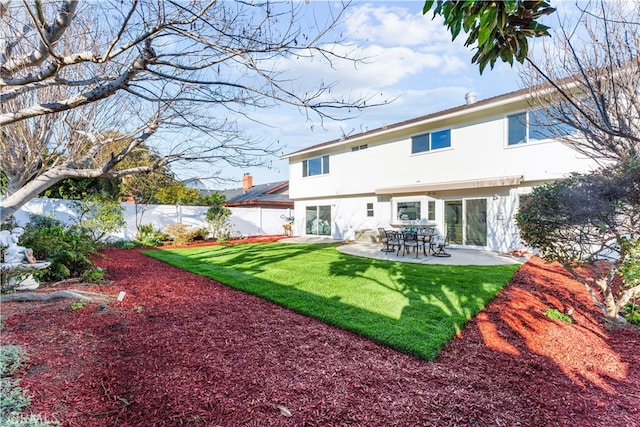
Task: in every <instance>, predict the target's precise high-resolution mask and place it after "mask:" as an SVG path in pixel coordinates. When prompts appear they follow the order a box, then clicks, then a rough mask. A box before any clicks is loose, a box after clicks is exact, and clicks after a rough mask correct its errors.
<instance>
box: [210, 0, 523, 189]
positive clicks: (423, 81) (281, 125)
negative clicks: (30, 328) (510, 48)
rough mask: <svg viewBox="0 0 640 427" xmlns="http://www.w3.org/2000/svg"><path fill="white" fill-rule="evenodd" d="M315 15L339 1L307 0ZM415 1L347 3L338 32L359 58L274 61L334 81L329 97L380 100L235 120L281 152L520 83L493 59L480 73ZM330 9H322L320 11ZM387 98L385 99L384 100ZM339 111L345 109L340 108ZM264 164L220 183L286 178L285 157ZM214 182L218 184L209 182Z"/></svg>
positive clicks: (297, 73) (295, 73) (290, 72)
mask: <svg viewBox="0 0 640 427" xmlns="http://www.w3.org/2000/svg"><path fill="white" fill-rule="evenodd" d="M312 3H313V7H314V8H315V10H316V13H320V14H321V13H323V11H322V8H335V7H339V5H340V3H339V2H321V1H316V2H312ZM423 4H424V3H423V2H422V1H359V0H356V1H354V2H353V3H352V4H351V6H350V7H349V9H348V12H347V15H346V16H345V19H344V24H343V25H342V26H341V27H340V28H338V29H336V31H339V32H340V34H341V35H342V37H343V41H344V42H343V43H342V45H341V46H336V47H335V48H336V49H343V50H344V52H347V51H348V52H350V54H351V55H355V56H357V57H359V58H362V59H363V60H362V62H360V63H358V64H357V65H354V64H353V63H351V62H347V61H344V62H334V63H333V64H332V66H329V65H328V64H327V63H326V61H318V60H314V61H310V60H295V61H294V60H292V61H290V63H288V64H285V65H284V66H283V64H281V66H283V67H284V68H283V69H284V70H286V73H287V76H288V77H290V78H292V79H293V80H294V81H296V82H299V83H300V84H310V85H313V84H314V82H320V81H322V82H325V83H331V82H333V83H334V86H333V87H332V95H336V94H343V96H344V97H345V98H348V97H349V96H351V97H354V96H355V97H363V98H365V99H369V103H381V104H383V105H381V106H376V107H371V108H367V109H364V110H363V111H360V112H356V111H351V112H350V115H351V118H349V119H348V120H342V121H331V120H324V121H322V122H321V121H320V120H319V118H318V117H315V116H313V115H311V116H310V117H307V116H306V115H305V114H303V113H301V112H300V111H298V110H296V109H293V108H287V107H276V108H271V109H263V110H260V111H258V112H257V113H256V114H254V116H253V117H254V119H256V120H257V121H260V122H262V123H265V124H268V126H265V125H258V124H256V123H254V122H249V121H246V122H241V123H240V124H241V126H243V127H245V129H246V130H247V131H248V132H250V133H254V134H256V135H260V138H261V139H262V140H263V141H265V142H276V143H277V146H278V154H280V155H281V154H287V153H291V152H293V151H296V150H299V149H302V148H305V147H309V146H311V145H315V144H319V143H322V142H326V141H330V140H333V139H336V138H340V137H342V136H349V135H353V134H356V133H359V132H362V131H367V130H372V129H376V128H379V127H382V126H384V125H388V124H392V123H397V122H400V121H404V120H408V119H411V118H414V117H418V116H421V115H425V114H429V113H433V112H437V111H440V110H443V109H446V108H451V107H455V106H458V105H462V104H464V103H465V94H466V93H468V92H471V91H473V92H475V93H476V94H477V98H478V99H485V98H489V97H492V96H495V95H500V94H503V93H507V92H510V91H513V90H517V89H519V88H520V87H521V86H522V83H521V82H520V78H519V76H518V69H517V68H515V67H514V68H511V67H510V66H508V65H504V64H501V63H499V64H496V67H495V68H494V69H493V70H491V69H489V68H487V69H486V70H485V71H484V74H483V75H480V73H479V71H478V68H477V66H475V65H472V64H471V62H470V60H471V57H472V56H473V52H472V51H471V50H470V49H468V48H465V47H464V46H463V42H464V37H458V40H456V41H454V42H452V41H451V36H450V34H449V33H448V32H447V30H446V29H445V28H444V27H443V26H442V23H441V21H440V20H439V19H438V18H436V19H435V20H432V19H431V14H430V13H429V14H428V15H426V16H425V15H423V14H422V6H423ZM327 13H329V9H327ZM385 101H386V102H385ZM341 113H344V112H341ZM268 160H269V164H270V167H268V168H265V167H262V168H249V169H246V170H234V169H226V170H224V175H225V176H228V177H231V178H233V179H234V180H236V182H237V183H238V185H234V183H225V184H223V188H233V187H238V186H239V183H240V181H241V178H242V175H243V174H244V173H251V174H252V175H253V177H254V178H253V182H254V184H262V183H268V182H275V181H284V180H287V179H289V176H288V173H289V172H288V164H287V161H286V160H279V159H278V157H273V158H271V159H268ZM212 187H213V188H220V187H219V184H218V186H216V185H215V184H214V185H212Z"/></svg>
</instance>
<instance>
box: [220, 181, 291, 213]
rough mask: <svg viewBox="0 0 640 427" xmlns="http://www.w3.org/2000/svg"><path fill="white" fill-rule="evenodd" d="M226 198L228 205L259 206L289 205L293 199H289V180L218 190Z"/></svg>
mask: <svg viewBox="0 0 640 427" xmlns="http://www.w3.org/2000/svg"><path fill="white" fill-rule="evenodd" d="M219 193H221V194H224V195H225V197H226V198H227V203H226V205H227V206H229V207H240V206H247V207H250V206H256V207H258V206H261V207H284V208H286V207H291V208H293V200H291V199H289V181H280V182H272V183H270V184H260V185H253V186H251V188H248V189H243V188H234V189H231V190H223V191H219Z"/></svg>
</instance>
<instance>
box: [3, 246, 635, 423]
mask: <svg viewBox="0 0 640 427" xmlns="http://www.w3.org/2000/svg"><path fill="white" fill-rule="evenodd" d="M104 255H105V257H104V258H101V259H99V261H98V262H99V265H101V266H102V267H105V268H106V269H107V272H108V277H109V279H110V280H112V281H113V282H112V283H111V284H109V285H100V286H91V288H92V290H94V291H96V292H103V293H109V294H113V295H115V294H117V293H118V292H120V291H126V292H127V296H126V297H125V299H124V301H122V302H113V303H110V304H108V307H106V309H104V307H100V306H99V304H89V305H87V306H85V307H84V308H82V309H81V310H76V311H71V310H69V306H70V304H71V302H70V301H68V300H67V301H53V302H46V303H6V304H4V305H3V307H2V318H3V320H4V325H5V326H4V329H3V330H2V342H3V343H5V344H6V343H14V344H19V345H22V346H24V347H25V348H26V349H27V350H28V353H29V361H28V364H27V366H25V367H24V368H22V370H21V371H20V372H19V375H18V378H19V379H20V380H21V386H22V387H23V388H25V389H26V390H27V391H28V393H29V394H31V395H32V396H33V401H32V405H31V410H33V411H34V412H35V413H39V414H41V415H44V416H45V417H49V418H50V419H57V420H59V421H61V422H62V425H64V426H82V427H90V426H217V425H220V426H238V425H254V426H292V425H296V426H299V425H305V426H332V425H363V426H396V425H397V426H417V425H421V426H430V425H437V426H440V425H442V426H447V425H456V426H465V425H474V426H518V425H526V426H563V425H571V426H582V427H584V426H587V427H588V426H614V425H615V426H636V425H640V351H639V349H640V348H639V347H638V345H639V342H640V334H639V333H638V331H637V329H633V328H625V329H617V330H610V329H608V328H605V327H604V326H603V324H602V322H601V316H600V314H599V312H598V310H597V309H596V308H594V306H593V304H592V302H591V300H590V298H589V297H588V296H587V294H586V292H585V291H584V289H583V288H582V286H581V285H579V284H578V283H576V282H575V281H574V280H572V279H571V278H570V277H569V275H568V274H567V273H566V272H564V270H563V269H562V268H561V267H559V266H558V265H555V264H552V265H549V264H545V263H543V262H542V261H541V260H540V259H537V258H534V259H532V260H531V261H530V262H529V263H527V264H526V265H524V266H523V267H522V268H521V269H520V270H519V271H518V272H517V273H516V275H515V276H514V278H513V280H512V282H511V283H510V284H509V285H508V286H507V288H505V290H504V291H503V292H502V293H501V294H500V295H499V296H498V297H497V298H496V299H495V300H494V301H493V302H492V303H491V304H490V305H489V306H488V307H487V308H486V309H485V310H483V311H482V312H481V313H480V314H479V315H478V316H477V317H476V318H475V319H473V320H472V321H471V322H469V323H468V324H467V326H466V327H465V329H464V330H463V332H462V334H461V335H460V336H459V337H458V338H456V339H454V340H453V341H452V342H450V343H449V344H448V345H447V346H446V347H445V348H444V350H443V352H442V354H441V355H440V357H439V358H438V359H437V360H436V361H435V362H427V361H424V360H420V359H417V358H415V357H411V356H408V355H405V354H402V353H398V352H396V351H394V350H391V349H388V348H385V347H382V346H380V345H377V344H375V343H373V342H371V341H369V340H367V339H364V338H361V337H358V336H356V335H354V334H352V333H349V332H345V331H342V330H339V329H335V328H333V327H330V326H327V325H325V324H322V323H320V322H318V321H315V320H313V319H310V318H307V317H304V316H301V315H299V314H296V313H293V312H291V311H288V310H286V309H284V308H281V307H278V306H276V305H274V304H271V303H269V302H266V301H263V300H260V299H259V298H256V297H253V296H250V295H246V294H244V293H241V292H238V291H235V290H232V289H229V288H227V287H225V286H222V285H220V284H218V283H216V282H214V281H212V280H209V279H206V278H203V277H199V276H196V275H194V274H190V273H186V272H184V271H181V270H179V269H177V268H174V267H171V266H168V265H165V264H163V263H161V262H159V261H156V260H153V259H150V258H148V257H146V256H144V255H142V254H140V253H139V252H138V251H137V250H109V251H105V252H104ZM567 307H573V308H574V312H573V318H574V320H575V323H574V324H567V323H563V322H560V321H556V320H551V319H549V318H548V317H546V316H545V314H544V312H545V310H546V309H547V308H557V309H558V310H561V311H562V310H564V309H566V308H567ZM281 408H286V409H288V411H290V414H291V416H290V417H287V416H285V415H288V414H286V410H282V409H281ZM283 413H284V414H283Z"/></svg>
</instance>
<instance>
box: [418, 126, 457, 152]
mask: <svg viewBox="0 0 640 427" xmlns="http://www.w3.org/2000/svg"><path fill="white" fill-rule="evenodd" d="M446 147H451V129H445V130H441V131H438V132H431V133H424V134H422V135H416V136H413V137H411V153H413V154H415V153H422V152H425V151H431V150H438V149H440V148H446Z"/></svg>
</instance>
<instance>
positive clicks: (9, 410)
mask: <svg viewBox="0 0 640 427" xmlns="http://www.w3.org/2000/svg"><path fill="white" fill-rule="evenodd" d="M24 353H25V352H24V350H23V349H22V348H21V347H18V346H15V345H8V346H3V347H0V425H2V426H6V427H48V426H52V425H57V423H49V422H46V421H43V420H42V417H40V416H38V415H23V414H22V413H21V412H22V411H23V410H24V409H25V408H26V407H27V406H29V403H30V401H31V399H30V398H29V396H27V395H26V394H25V393H24V391H22V390H21V389H20V388H19V387H18V382H17V381H12V380H11V378H10V376H11V375H12V374H13V373H14V372H15V370H16V369H18V368H19V367H20V364H21V359H22V358H23V356H24Z"/></svg>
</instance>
